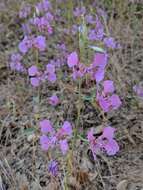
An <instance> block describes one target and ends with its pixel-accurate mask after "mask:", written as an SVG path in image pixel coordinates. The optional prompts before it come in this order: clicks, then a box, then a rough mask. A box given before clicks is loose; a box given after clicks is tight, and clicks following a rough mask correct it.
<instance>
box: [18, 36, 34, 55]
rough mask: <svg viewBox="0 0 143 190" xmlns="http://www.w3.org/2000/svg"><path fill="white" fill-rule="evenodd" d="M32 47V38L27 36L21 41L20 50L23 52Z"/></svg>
mask: <svg viewBox="0 0 143 190" xmlns="http://www.w3.org/2000/svg"><path fill="white" fill-rule="evenodd" d="M31 47H32V40H31V38H29V37H27V36H25V37H24V39H23V40H22V41H21V42H20V43H19V46H18V48H19V50H20V52H21V53H23V54H25V53H27V52H28V50H29V49H30V48H31Z"/></svg>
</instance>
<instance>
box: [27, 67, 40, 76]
mask: <svg viewBox="0 0 143 190" xmlns="http://www.w3.org/2000/svg"><path fill="white" fill-rule="evenodd" d="M28 74H29V76H35V75H37V74H38V68H37V66H35V65H32V66H31V67H29V69H28Z"/></svg>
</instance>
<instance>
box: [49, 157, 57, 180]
mask: <svg viewBox="0 0 143 190" xmlns="http://www.w3.org/2000/svg"><path fill="white" fill-rule="evenodd" d="M48 171H49V173H50V174H51V175H52V176H54V177H56V176H57V174H58V171H59V167H58V162H57V161H56V160H51V161H50V162H49V163H48Z"/></svg>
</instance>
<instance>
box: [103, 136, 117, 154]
mask: <svg viewBox="0 0 143 190" xmlns="http://www.w3.org/2000/svg"><path fill="white" fill-rule="evenodd" d="M104 149H105V150H106V153H107V154H108V155H109V156H111V155H115V154H116V153H117V152H118V151H119V145H118V143H117V142H116V141H115V140H114V139H111V140H109V142H108V143H107V144H105V145H104Z"/></svg>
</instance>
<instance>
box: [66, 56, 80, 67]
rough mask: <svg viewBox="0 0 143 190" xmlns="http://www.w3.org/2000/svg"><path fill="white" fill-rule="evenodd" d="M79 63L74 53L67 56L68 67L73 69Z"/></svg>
mask: <svg viewBox="0 0 143 190" xmlns="http://www.w3.org/2000/svg"><path fill="white" fill-rule="evenodd" d="M78 62H79V60H78V55H77V53H76V52H72V53H71V54H70V55H69V56H68V66H69V67H70V68H71V67H74V66H75V65H77V64H78Z"/></svg>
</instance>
